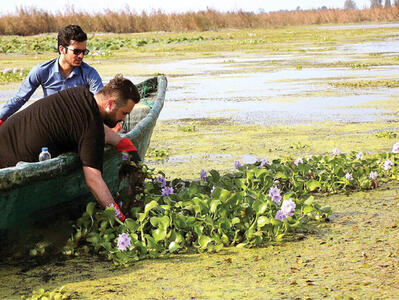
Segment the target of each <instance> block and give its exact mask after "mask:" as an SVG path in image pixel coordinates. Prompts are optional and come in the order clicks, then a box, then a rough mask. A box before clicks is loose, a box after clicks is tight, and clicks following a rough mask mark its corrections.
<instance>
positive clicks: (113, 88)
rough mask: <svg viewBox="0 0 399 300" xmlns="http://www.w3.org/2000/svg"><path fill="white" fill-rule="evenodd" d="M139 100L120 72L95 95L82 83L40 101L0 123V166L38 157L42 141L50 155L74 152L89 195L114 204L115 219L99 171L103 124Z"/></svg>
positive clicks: (122, 115)
mask: <svg viewBox="0 0 399 300" xmlns="http://www.w3.org/2000/svg"><path fill="white" fill-rule="evenodd" d="M139 100H140V95H139V93H138V91H137V88H136V87H135V85H134V84H133V83H132V82H131V81H130V80H128V79H125V78H123V77H122V76H120V75H117V76H115V78H114V79H112V80H111V81H110V82H109V83H108V84H107V85H106V86H104V88H103V89H101V90H100V91H99V92H98V93H97V94H95V95H93V94H92V93H91V92H90V91H89V90H88V88H86V87H82V86H80V87H74V88H70V89H66V90H64V91H61V92H58V93H56V94H53V95H51V96H48V97H45V98H43V99H41V100H38V101H36V102H35V103H33V104H32V105H30V106H28V107H27V108H26V109H24V110H22V111H20V112H18V113H16V114H14V115H13V116H11V117H10V118H9V119H8V120H7V122H5V123H4V124H3V125H2V126H1V127H0V145H1V147H0V168H5V167H10V166H14V165H15V164H16V163H17V162H18V161H26V162H34V161H37V159H38V156H39V153H40V151H41V148H42V147H43V146H46V147H48V149H49V152H50V153H51V155H52V156H53V157H55V156H58V155H59V154H61V153H64V152H69V151H73V152H77V153H78V155H79V157H80V159H81V161H82V165H83V173H84V176H85V180H86V184H87V186H88V187H89V189H90V191H91V192H92V194H93V196H94V197H95V198H96V200H97V201H98V202H99V204H100V205H102V206H103V207H107V206H113V207H114V208H115V212H116V214H117V216H118V218H119V219H120V220H124V216H123V214H122V213H121V212H120V210H119V207H118V206H117V205H116V203H115V202H114V199H113V197H112V195H111V192H110V191H109V189H108V187H107V185H106V183H105V182H104V180H103V178H102V175H101V172H102V166H103V154H104V144H105V142H104V125H103V123H104V124H105V125H107V126H109V127H114V126H115V125H116V124H117V123H118V122H121V121H123V120H124V119H125V117H126V115H127V114H129V113H130V112H131V111H132V109H133V107H134V105H135V104H136V103H137V102H139ZM122 142H126V141H125V139H122ZM129 142H130V141H129ZM130 144H131V143H130ZM131 145H132V144H131ZM130 147H131V146H130ZM133 147H134V146H133ZM130 150H131V149H130ZM133 150H135V148H134V149H133ZM136 155H137V152H136Z"/></svg>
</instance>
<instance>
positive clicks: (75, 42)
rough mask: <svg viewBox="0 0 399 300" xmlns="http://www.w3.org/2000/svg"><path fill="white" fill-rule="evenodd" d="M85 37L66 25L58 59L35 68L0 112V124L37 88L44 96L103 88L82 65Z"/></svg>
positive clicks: (95, 74) (61, 33) (60, 36)
mask: <svg viewBox="0 0 399 300" xmlns="http://www.w3.org/2000/svg"><path fill="white" fill-rule="evenodd" d="M86 44H87V35H86V33H85V32H84V31H83V30H82V28H80V26H78V25H68V26H66V27H64V28H63V29H61V30H60V31H59V32H58V53H59V54H60V55H59V57H58V58H55V59H52V60H50V61H47V62H43V63H40V64H38V65H36V66H35V67H34V68H33V69H32V70H31V71H30V72H29V74H28V76H27V77H26V79H25V80H24V82H23V83H22V85H21V87H20V88H19V90H18V92H17V93H16V95H15V96H14V97H12V98H11V99H10V100H9V101H8V102H7V103H6V104H5V105H4V106H3V107H2V109H1V110H0V125H1V124H2V123H3V122H5V121H6V120H7V118H8V117H9V116H11V115H12V114H14V113H15V112H16V111H18V110H19V109H20V108H21V107H22V105H24V104H25V103H26V102H27V101H28V100H29V98H30V97H31V96H32V94H33V93H34V92H35V91H36V89H37V88H38V87H39V86H40V85H41V86H42V89H43V94H44V97H46V96H49V95H52V94H55V93H57V92H59V91H61V90H64V89H67V88H71V87H75V86H80V85H83V86H86V87H88V88H89V90H90V92H92V93H93V94H96V93H97V92H98V91H99V90H101V88H102V87H103V83H102V80H101V77H100V75H99V74H98V72H97V71H96V70H95V69H94V68H93V67H91V66H89V65H88V64H86V63H84V62H83V58H84V56H85V55H87V54H88V53H89V50H87V48H86Z"/></svg>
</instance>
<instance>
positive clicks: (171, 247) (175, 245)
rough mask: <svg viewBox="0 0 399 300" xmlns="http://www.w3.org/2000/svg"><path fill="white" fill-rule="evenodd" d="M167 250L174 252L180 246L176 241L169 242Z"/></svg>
mask: <svg viewBox="0 0 399 300" xmlns="http://www.w3.org/2000/svg"><path fill="white" fill-rule="evenodd" d="M168 248H169V252H170V253H173V252H176V251H177V250H179V248H180V246H179V244H178V243H176V242H171V243H170V244H169V247H168Z"/></svg>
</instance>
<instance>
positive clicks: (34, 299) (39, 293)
mask: <svg viewBox="0 0 399 300" xmlns="http://www.w3.org/2000/svg"><path fill="white" fill-rule="evenodd" d="M21 299H25V300H40V299H42V300H45V299H46V300H66V299H71V295H69V294H68V293H66V292H65V290H64V287H61V288H59V289H54V290H52V291H48V290H44V289H37V290H33V291H32V296H30V297H24V296H22V297H21Z"/></svg>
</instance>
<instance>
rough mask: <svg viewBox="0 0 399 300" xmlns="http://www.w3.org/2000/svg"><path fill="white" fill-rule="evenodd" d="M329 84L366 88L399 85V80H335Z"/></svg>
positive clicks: (395, 86) (394, 86)
mask: <svg viewBox="0 0 399 300" xmlns="http://www.w3.org/2000/svg"><path fill="white" fill-rule="evenodd" d="M328 84H329V85H332V86H334V87H351V88H364V87H366V88H367V87H370V88H372V87H387V88H397V87H399V80H358V81H333V82H329V83H328Z"/></svg>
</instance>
